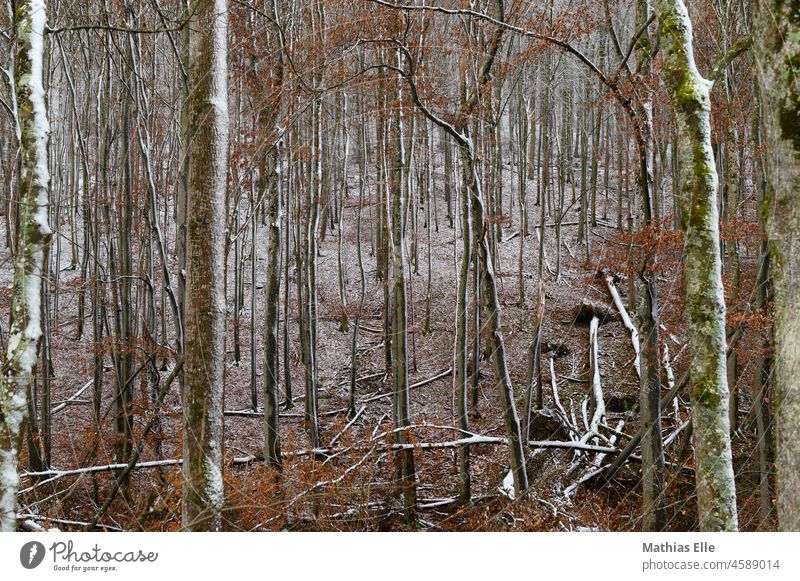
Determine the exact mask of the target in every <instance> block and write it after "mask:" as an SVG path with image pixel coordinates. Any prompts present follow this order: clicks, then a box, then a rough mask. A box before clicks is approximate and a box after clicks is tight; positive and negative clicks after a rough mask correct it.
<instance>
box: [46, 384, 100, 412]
mask: <svg viewBox="0 0 800 581" xmlns="http://www.w3.org/2000/svg"><path fill="white" fill-rule="evenodd" d="M93 383H94V380H93V379H90V380H89V381H87V382H86V384H85V385H84V386H83V387H81V388H80V389H79V390H78V391H76V392H75V393H74V394H72V395H71V396H70V397H68V398H67V399H65V400H64V401H62V402H61V403H60V404H58V405H57V406H55V407H53V409H52V410H51V411H50V415H53V416H54V415H56V414H57V413H58V412H61V411H63V410H65V409H67V406H68V405H69V404H71V403H73V402H75V401H76V400H77V399H78V398H79V397H80V396H81V395H83V392H84V391H86V390H87V389H89V388H90V387H91V386H92V384H93Z"/></svg>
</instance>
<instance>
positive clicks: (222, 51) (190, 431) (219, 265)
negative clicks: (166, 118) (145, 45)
mask: <svg viewBox="0 0 800 581" xmlns="http://www.w3.org/2000/svg"><path fill="white" fill-rule="evenodd" d="M188 26H189V29H190V33H189V103H188V106H187V114H188V115H189V119H188V123H189V126H188V139H189V192H188V206H187V215H188V217H187V220H188V228H187V259H186V277H187V282H186V305H185V309H186V313H185V317H184V320H185V324H186V336H185V364H184V380H183V422H184V428H183V430H184V432H183V458H184V460H183V473H184V485H183V526H184V528H185V529H188V530H195V531H199V530H220V529H221V528H222V507H223V503H224V499H225V498H224V487H223V480H222V470H223V466H222V459H223V390H224V379H225V377H224V376H225V373H224V371H225V293H224V290H225V280H224V276H225V266H224V262H223V259H224V254H225V196H226V189H227V170H228V92H227V91H228V80H227V75H228V72H227V31H228V7H227V0H198V2H197V4H196V5H195V6H194V8H193V11H192V13H191V18H190V20H189V23H188Z"/></svg>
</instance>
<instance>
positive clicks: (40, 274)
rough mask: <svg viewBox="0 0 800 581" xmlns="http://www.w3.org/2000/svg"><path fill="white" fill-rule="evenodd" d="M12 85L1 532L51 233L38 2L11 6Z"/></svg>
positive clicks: (37, 340) (10, 508) (0, 385)
mask: <svg viewBox="0 0 800 581" xmlns="http://www.w3.org/2000/svg"><path fill="white" fill-rule="evenodd" d="M15 17H16V18H18V20H16V21H15V22H14V26H15V33H16V37H17V47H16V62H15V67H14V75H13V76H14V90H15V96H16V103H17V119H16V123H17V137H18V138H19V142H20V153H21V158H22V159H21V163H20V168H21V172H20V174H19V179H18V182H17V183H18V188H19V206H18V207H19V210H18V212H19V214H18V215H19V226H18V228H17V244H16V259H15V261H14V290H13V295H12V298H11V328H10V332H9V337H8V348H7V350H6V358H5V361H4V362H3V367H2V375H0V531H13V530H15V529H16V506H17V499H16V495H17V490H18V487H19V476H18V473H17V462H18V460H19V451H20V446H21V444H22V436H23V434H24V431H25V430H24V428H25V423H26V421H27V412H28V392H29V390H30V386H31V383H32V382H33V379H34V376H35V373H36V366H37V362H38V361H39V347H40V345H41V339H42V326H41V320H42V304H41V296H42V284H43V280H44V265H45V255H46V253H47V248H48V245H49V244H50V239H51V237H52V232H51V230H50V226H49V224H48V206H49V204H50V200H49V188H50V173H49V170H48V160H47V145H48V140H49V134H50V125H49V123H48V120H47V108H46V105H45V91H44V85H43V82H44V81H43V76H44V71H43V69H44V46H45V39H44V34H45V27H46V25H47V11H46V6H45V3H44V0H24V1H21V2H19V3H18V4H17V11H16V13H15Z"/></svg>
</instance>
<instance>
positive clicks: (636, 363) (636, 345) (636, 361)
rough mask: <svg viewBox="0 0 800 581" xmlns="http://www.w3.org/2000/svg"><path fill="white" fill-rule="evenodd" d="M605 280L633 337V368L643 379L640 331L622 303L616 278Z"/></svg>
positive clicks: (608, 276)
mask: <svg viewBox="0 0 800 581" xmlns="http://www.w3.org/2000/svg"><path fill="white" fill-rule="evenodd" d="M605 278H606V286H607V287H608V292H609V293H610V294H611V298H612V299H613V301H614V306H615V307H617V312H619V316H620V318H621V319H622V324H623V325H625V328H626V329H628V332H629V333H630V335H631V345H632V346H633V352H634V354H635V357H634V360H633V367H634V369H636V375H637V376H638V377H640V378H641V376H642V369H641V365H640V363H639V352H640V351H641V347H640V346H639V331H637V329H636V325H634V324H633V321H632V320H631V317H630V315H628V310H627V309H626V308H625V305H624V304H623V303H622V298H621V297H620V296H619V292H618V291H617V287H616V285H615V284H614V277H613V276H611V275H610V274H606V277H605Z"/></svg>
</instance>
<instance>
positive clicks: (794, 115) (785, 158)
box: [753, 0, 800, 531]
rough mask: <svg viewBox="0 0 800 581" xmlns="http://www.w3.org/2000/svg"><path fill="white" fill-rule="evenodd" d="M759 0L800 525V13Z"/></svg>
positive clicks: (782, 516)
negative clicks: (799, 351)
mask: <svg viewBox="0 0 800 581" xmlns="http://www.w3.org/2000/svg"><path fill="white" fill-rule="evenodd" d="M799 10H800V7H798V4H797V2H787V1H785V0H758V1H757V17H756V22H755V30H754V33H753V38H754V39H757V40H756V42H755V47H756V60H757V63H758V75H759V79H760V81H761V86H762V88H763V92H762V95H763V99H764V101H765V103H764V105H765V106H764V107H763V111H764V115H763V122H764V126H765V132H764V133H765V135H764V137H765V139H764V141H765V145H766V148H767V165H768V167H769V173H768V175H769V181H768V183H767V192H766V197H765V203H764V206H763V208H762V212H763V218H764V221H765V222H766V227H767V234H768V238H769V249H770V254H771V261H770V264H771V266H772V268H773V277H774V284H775V373H774V381H775V387H776V391H777V400H778V401H777V409H778V420H777V471H778V478H777V497H778V524H779V527H780V529H781V530H784V531H798V530H800V506H799V505H798V502H797V498H798V495H800V441H798V437H797V436H798V425H800V354H798V351H797V346H798V342H799V341H800V337H799V336H798V333H800V200H799V199H798V195H799V194H800V15H798V11H799Z"/></svg>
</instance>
